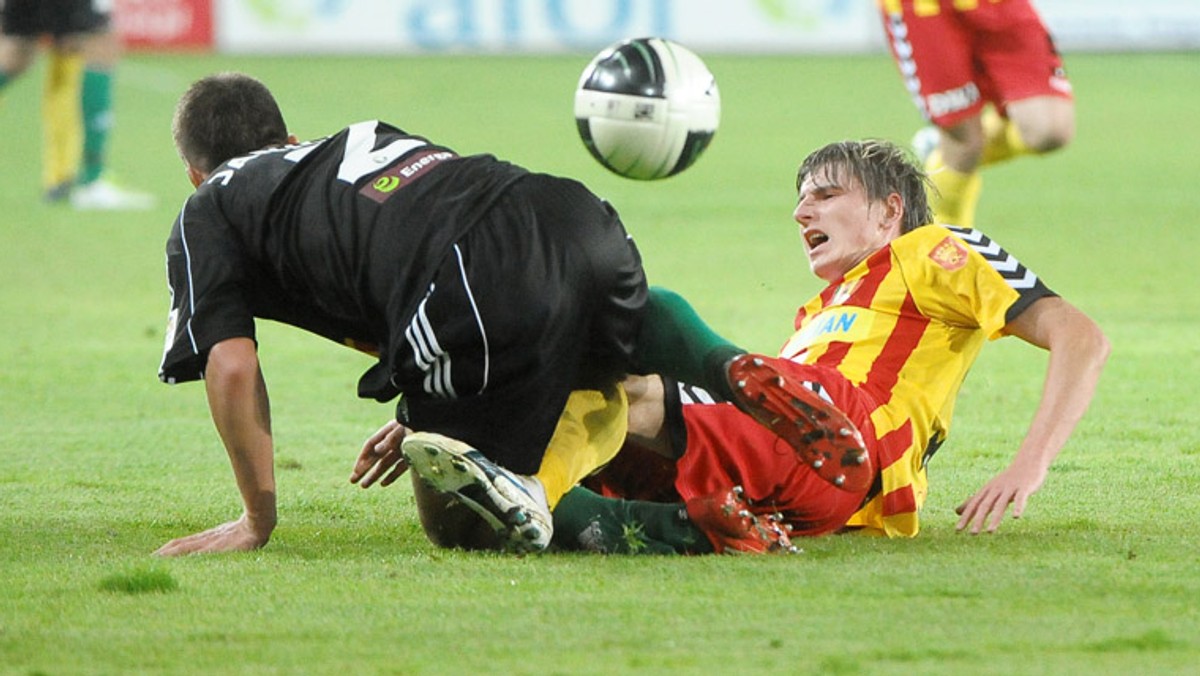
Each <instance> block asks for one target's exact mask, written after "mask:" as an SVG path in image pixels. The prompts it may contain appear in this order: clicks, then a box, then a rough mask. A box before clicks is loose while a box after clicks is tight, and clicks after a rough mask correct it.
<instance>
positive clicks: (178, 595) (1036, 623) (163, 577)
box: [0, 54, 1200, 674]
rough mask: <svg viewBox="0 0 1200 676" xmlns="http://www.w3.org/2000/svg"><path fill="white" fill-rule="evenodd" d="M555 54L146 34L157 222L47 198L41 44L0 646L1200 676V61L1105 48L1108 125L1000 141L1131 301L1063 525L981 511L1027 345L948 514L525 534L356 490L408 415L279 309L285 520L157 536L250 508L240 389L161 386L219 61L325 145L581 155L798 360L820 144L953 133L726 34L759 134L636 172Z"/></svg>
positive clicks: (352, 359) (309, 666) (1030, 218)
mask: <svg viewBox="0 0 1200 676" xmlns="http://www.w3.org/2000/svg"><path fill="white" fill-rule="evenodd" d="M586 61H587V56H586V55H581V56H577V57H555V58H486V59H484V58H466V57H462V58H446V59H433V58H430V59H421V58H391V59H382V58H381V59H358V58H306V59H303V60H300V59H282V58H279V59H270V58H238V59H234V58H218V57H195V56H159V55H155V56H145V55H142V56H132V57H130V58H129V59H127V61H126V62H125V67H124V69H123V70H122V72H121V76H120V79H119V88H118V90H117V103H118V129H117V133H116V136H115V138H114V148H113V160H112V164H113V165H114V168H115V170H116V171H117V172H118V174H119V176H120V178H122V179H123V180H124V181H125V182H126V183H128V184H130V185H133V186H137V187H141V188H146V189H149V190H152V191H153V192H155V193H156V194H157V195H158V196H159V198H160V200H161V202H162V205H161V206H160V208H159V209H157V210H156V211H154V212H151V213H149V214H108V215H90V216H87V217H83V216H80V215H77V214H75V213H73V212H71V211H70V210H69V209H60V208H51V207H47V206H44V205H42V204H41V203H40V202H39V201H38V199H37V197H38V191H39V181H38V171H39V146H38V143H39V141H38V135H39V133H40V132H39V122H38V114H37V105H38V98H39V85H40V82H39V80H40V77H41V71H40V70H36V71H34V72H33V73H31V74H30V76H29V77H28V78H26V79H25V80H22V81H20V82H18V83H16V84H15V85H14V86H13V87H11V88H10V89H9V90H8V92H7V93H6V97H5V100H4V101H3V104H2V105H0V176H3V180H0V205H2V210H0V318H2V319H0V515H2V517H0V673H6V674H7V673H11V674H35V673H43V674H72V673H98V674H124V673H222V674H224V673H231V674H238V673H242V674H263V673H268V674H269V673H279V674H293V673H337V672H343V673H367V674H372V673H448V672H463V671H467V670H470V671H481V672H496V673H539V674H541V673H611V672H666V671H681V672H693V673H701V672H703V673H710V672H733V671H742V672H747V673H754V672H773V673H832V674H857V673H870V674H892V673H895V674H901V673H903V674H912V673H922V674H924V673H946V674H961V673H992V674H1009V673H1068V674H1074V673H1121V672H1125V673H1151V672H1153V673H1172V672H1174V673H1189V672H1193V671H1194V669H1195V665H1196V664H1197V663H1200V638H1198V637H1200V603H1198V602H1197V599H1200V573H1198V567H1197V564H1198V563H1200V543H1198V540H1197V537H1196V535H1195V532H1196V529H1195V519H1196V515H1197V514H1198V513H1200V434H1198V433H1197V431H1196V430H1197V428H1196V425H1195V420H1196V414H1195V411H1194V405H1195V401H1196V399H1197V391H1198V390H1197V385H1196V381H1197V377H1198V376H1200V373H1198V370H1200V369H1198V368H1197V364H1198V363H1200V347H1198V345H1200V341H1198V340H1197V338H1196V337H1197V335H1200V300H1198V298H1197V294H1196V292H1195V291H1194V287H1195V284H1196V279H1197V277H1196V266H1195V259H1196V256H1197V253H1200V234H1198V229H1197V226H1196V220H1197V216H1200V191H1198V190H1196V188H1195V186H1194V183H1195V180H1196V175H1197V169H1198V168H1200V164H1197V157H1200V137H1198V136H1197V134H1195V132H1194V111H1195V110H1196V109H1197V108H1200V99H1198V97H1200V86H1198V85H1200V70H1197V68H1196V55H1195V54H1122V55H1112V56H1105V55H1084V54H1079V55H1068V65H1069V67H1070V68H1071V73H1072V76H1073V79H1074V82H1075V85H1076V88H1077V96H1078V104H1079V134H1078V138H1077V140H1076V143H1075V144H1074V145H1073V146H1071V147H1070V148H1069V149H1068V150H1066V151H1065V152H1063V153H1060V154H1057V155H1054V156H1051V157H1047V158H1044V159H1026V160H1024V161H1021V162H1017V163H1013V164H1010V165H1007V166H1002V167H997V168H996V169H995V170H993V171H991V172H990V173H989V174H988V175H987V178H986V185H985V192H984V196H983V203H982V208H981V214H980V225H981V227H983V228H984V229H985V230H987V231H988V232H989V233H990V234H991V235H993V236H994V237H995V238H997V239H998V240H999V241H1001V242H1002V243H1003V244H1004V245H1005V246H1006V248H1008V249H1009V250H1010V251H1011V252H1013V253H1015V254H1016V255H1017V256H1018V257H1020V258H1021V259H1022V261H1023V262H1024V263H1026V264H1027V265H1029V266H1030V267H1032V268H1033V269H1034V270H1036V271H1038V272H1039V273H1040V274H1041V275H1042V277H1043V278H1044V279H1045V280H1046V281H1047V282H1048V283H1049V284H1050V285H1051V286H1052V287H1053V288H1055V289H1056V290H1058V291H1060V292H1062V293H1063V294H1064V295H1066V296H1067V297H1068V298H1069V299H1071V300H1072V301H1073V302H1075V303H1076V304H1077V305H1079V306H1080V307H1082V308H1084V309H1085V310H1086V311H1087V312H1089V313H1090V314H1092V315H1093V316H1094V317H1095V318H1096V319H1097V320H1098V321H1099V322H1100V323H1101V325H1102V326H1103V327H1104V329H1105V330H1106V332H1107V333H1108V335H1109V337H1110V338H1111V339H1112V341H1113V344H1114V352H1113V356H1112V359H1111V361H1110V364H1109V367H1108V369H1107V371H1106V373H1105V378H1104V380H1103V382H1102V386H1101V389H1100V392H1099V394H1098V396H1097V399H1096V401H1095V404H1094V406H1093V408H1092V410H1091V411H1090V413H1089V415H1088V417H1087V418H1086V420H1085V421H1084V423H1083V424H1082V426H1081V427H1080V429H1079V431H1078V432H1077V434H1076V436H1075V437H1074V438H1073V439H1072V441H1071V443H1070V444H1069V445H1068V447H1067V448H1066V449H1065V450H1064V452H1063V454H1062V456H1061V457H1060V459H1059V462H1058V464H1057V465H1056V466H1055V467H1054V469H1053V470H1052V471H1051V473H1050V477H1049V479H1048V480H1047V482H1046V485H1045V487H1044V488H1043V489H1042V491H1041V492H1040V493H1038V494H1037V495H1036V496H1034V498H1033V500H1032V501H1031V503H1030V507H1029V509H1028V510H1027V512H1026V516H1025V517H1024V518H1022V519H1021V520H1019V521H1012V520H1009V521H1007V522H1006V523H1005V524H1004V526H1003V528H1002V529H1001V531H1000V532H999V533H998V534H997V535H995V536H990V537H987V536H981V537H969V536H964V535H959V534H956V533H955V532H954V529H953V525H954V521H955V516H954V513H953V508H954V506H955V505H957V504H958V503H959V502H960V501H961V500H962V499H963V498H964V497H966V496H967V495H969V494H970V493H971V492H972V491H973V490H974V489H976V488H977V487H978V486H980V485H981V484H982V483H983V482H984V481H986V480H987V478H988V477H990V476H991V475H992V474H994V473H995V472H997V471H999V470H1000V469H1001V468H1002V467H1003V466H1004V465H1005V463H1006V461H1007V458H1009V457H1010V456H1011V455H1012V453H1013V452H1014V451H1015V449H1016V444H1017V442H1018V440H1019V438H1020V436H1021V435H1022V433H1023V431H1024V429H1025V426H1026V425H1027V424H1028V421H1029V419H1030V417H1031V413H1032V409H1033V407H1034V405H1035V403H1036V399H1037V396H1038V394H1039V390H1040V381H1041V376H1042V371H1043V369H1044V366H1045V358H1044V356H1043V355H1042V354H1041V353H1040V352H1039V351H1037V350H1035V349H1033V348H1030V347H1028V346H1025V345H1022V344H1019V343H1017V342H1015V341H1000V342H999V343H996V344H994V345H990V346H989V347H988V349H986V350H985V351H984V354H983V357H982V358H981V359H980V362H979V363H978V365H977V366H976V368H975V370H974V371H973V373H972V374H971V376H970V378H969V379H968V381H967V383H966V386H965V387H964V391H963V395H962V398H961V400H960V402H959V406H958V409H957V412H958V416H957V419H956V427H955V430H954V434H953V435H952V437H951V440H950V442H949V443H948V444H947V445H946V446H945V447H944V448H943V449H942V451H941V452H940V453H939V455H938V456H937V457H936V458H935V459H934V461H933V464H932V467H931V470H930V475H931V483H932V486H931V489H932V493H931V496H930V498H929V502H928V505H927V507H926V509H925V512H924V514H923V519H924V523H925V529H924V531H923V532H922V534H921V536H920V537H919V538H917V539H915V540H911V541H886V540H869V539H859V538H825V539H819V540H812V541H806V542H803V543H802V544H803V546H804V549H805V553H804V554H803V555H800V556H797V557H790V558H739V557H707V558H691V559H684V558H671V559H665V558H636V557H599V556H586V555H547V556H532V557H525V558H511V557H504V556H497V555H478V554H466V553H461V552H447V551H440V550H436V549H434V548H433V547H432V546H430V545H429V544H428V542H427V541H426V540H425V538H424V536H423V534H422V533H421V531H420V528H419V526H418V525H417V523H416V519H415V514H414V510H413V506H412V498H411V493H410V490H409V488H408V487H407V486H401V485H397V486H395V487H392V488H390V489H384V490H379V489H372V490H370V491H361V490H359V489H357V488H354V487H352V486H350V485H349V484H348V483H347V476H348V474H349V471H350V467H351V464H352V462H353V460H354V457H355V455H356V453H357V449H358V445H359V444H360V443H361V440H362V439H364V438H365V437H366V436H367V435H368V434H369V433H370V432H372V431H373V430H374V429H375V427H376V426H377V425H378V424H379V423H380V422H381V421H382V420H383V419H384V417H385V416H387V415H389V414H390V408H389V407H387V406H381V405H378V404H375V403H372V402H364V401H360V400H357V399H356V398H355V397H354V391H355V383H356V380H357V376H358V374H359V373H360V372H361V371H362V370H363V369H365V368H366V367H367V366H368V365H369V364H368V362H367V361H366V360H365V359H364V358H362V357H360V356H358V355H356V354H354V353H351V352H349V351H347V350H343V349H340V348H338V347H336V346H333V345H331V344H328V343H325V342H322V341H320V340H319V339H316V338H313V337H310V336H307V335H304V334H302V333H300V332H298V331H295V330H292V329H288V328H285V327H278V326H274V325H263V326H262V327H261V339H262V345H263V360H264V370H265V373H266V377H267V380H268V383H269V384H270V386H271V389H272V398H273V405H274V406H273V408H274V411H273V413H274V422H275V428H276V433H277V441H278V465H277V466H278V478H279V489H280V513H281V523H280V526H279V529H278V530H277V531H276V535H275V538H274V539H273V540H272V542H271V544H270V545H269V546H268V547H267V548H266V549H264V550H261V551H258V552H254V553H249V554H240V555H225V556H208V557H193V558H187V559H179V560H165V561H160V560H156V559H154V558H153V557H151V556H150V552H152V551H153V550H154V549H155V548H157V547H158V546H159V545H161V544H162V543H163V542H165V541H166V540H168V539H170V538H172V537H176V536H179V535H183V534H186V533H189V532H192V531H195V530H199V529H203V528H206V527H209V526H212V525H215V524H217V523H220V522H222V521H225V520H228V519H231V518H233V517H235V516H236V515H237V513H238V510H239V502H238V498H237V493H236V491H235V489H234V486H233V482H232V479H231V473H230V470H229V467H228V461H227V460H226V459H225V456H224V452H223V450H222V448H221V446H220V443H219V441H218V440H217V437H216V434H215V432H214V431H213V430H212V427H211V423H210V422H209V419H208V414H207V411H206V408H205V404H204V394H203V388H202V387H201V386H199V385H194V384H193V385H184V386H180V387H176V388H169V387H167V386H164V385H161V384H159V383H158V382H157V379H156V378H155V371H156V368H157V364H158V359H159V356H160V353H161V346H162V341H163V327H164V325H165V314H166V309H167V301H168V299H167V293H166V285H165V281H164V275H163V244H164V241H165V238H166V235H167V232H168V229H169V227H170V224H171V219H172V217H173V215H174V212H175V210H176V208H177V207H178V205H179V204H180V203H181V202H182V200H183V199H184V198H185V197H186V196H187V194H188V193H189V190H190V186H189V185H188V183H187V181H186V178H185V176H184V174H183V170H182V167H181V166H180V164H179V162H178V159H177V158H176V156H175V153H174V151H173V149H172V147H171V144H170V132H169V124H170V117H171V112H172V108H173V105H174V102H175V100H176V98H177V97H178V95H179V94H180V92H181V91H182V90H183V88H184V87H186V85H187V83H188V82H190V81H191V80H192V79H194V78H196V77H198V76H200V75H203V74H207V73H209V72H212V71H215V70H221V69H230V68H236V69H242V70H246V71H248V72H251V73H254V74H256V75H258V76H260V77H262V78H263V79H264V80H266V81H267V82H268V83H269V84H270V85H271V86H272V87H273V88H274V89H275V90H276V93H277V94H278V96H279V98H280V100H281V102H282V104H283V105H284V109H285V113H286V114H287V118H288V122H289V124H290V125H291V126H292V128H293V130H294V131H295V132H296V133H297V134H298V135H300V136H301V137H313V136H318V135H322V134H325V133H328V132H331V131H334V130H336V129H337V128H340V127H341V126H344V125H345V124H346V123H349V122H351V121H356V120H359V119H366V118H372V117H379V118H383V119H387V120H390V121H394V122H396V123H398V124H400V125H401V126H404V127H406V128H409V129H410V130H412V131H415V132H418V133H422V134H426V135H429V136H431V137H433V138H434V139H436V140H438V141H440V142H443V143H446V144H448V145H451V146H452V147H456V148H457V149H459V150H460V151H463V152H481V151H489V152H495V153H497V154H499V155H501V156H503V157H506V158H510V159H513V160H515V161H517V162H520V163H522V164H525V165H527V166H530V167H533V168H537V169H541V170H546V171H551V172H555V173H560V174H565V175H569V176H574V177H577V178H580V179H582V180H584V181H585V182H587V183H588V184H589V185H591V186H592V187H593V188H594V189H595V190H596V191H597V192H598V193H600V194H602V195H604V196H605V197H608V198H609V199H611V200H612V201H613V202H614V203H615V204H616V205H617V206H618V208H619V209H620V210H621V213H622V215H623V217H624V219H625V221H626V222H627V225H628V227H629V229H630V231H631V232H632V233H633V234H634V236H635V237H636V238H637V240H638V243H639V246H640V247H641V248H642V250H643V253H644V255H645V258H646V261H647V266H648V268H649V271H650V274H651V278H652V281H653V282H655V283H660V284H664V285H666V286H670V287H672V288H675V289H677V290H679V291H681V292H683V293H684V294H685V295H686V296H687V297H688V298H689V299H691V300H692V301H693V302H694V303H695V304H696V306H697V307H698V308H699V309H700V311H701V313H702V314H703V315H704V316H705V317H706V318H708V319H709V320H710V321H711V322H712V323H713V324H714V325H715V326H716V327H717V328H718V329H719V330H721V331H722V332H724V333H726V334H727V335H729V336H730V337H731V338H733V339H734V340H736V341H738V342H740V343H743V344H745V345H747V346H749V347H752V348H754V349H757V350H762V351H773V350H775V349H777V348H778V346H779V345H780V344H781V343H782V342H783V340H784V339H785V338H786V337H787V336H788V334H789V332H790V326H791V317H792V313H793V311H794V309H795V307H796V306H797V305H799V304H800V303H801V302H802V301H803V300H804V299H806V298H807V297H808V296H809V295H810V294H811V293H813V292H814V291H816V290H817V288H818V285H817V282H816V281H815V280H814V279H812V278H811V277H810V275H809V273H808V271H807V267H806V265H805V263H804V261H803V257H802V254H801V252H800V249H799V245H798V242H797V239H796V232H795V226H794V224H793V223H792V222H791V221H790V219H789V215H790V211H791V208H792V205H793V199H794V197H793V190H792V186H793V183H794V171H795V167H796V165H797V164H798V162H799V160H800V159H801V158H802V157H803V155H804V153H806V152H807V151H808V150H810V149H812V148H813V147H815V146H817V145H819V144H822V143H824V142H827V141H830V140H835V139H839V138H844V137H863V136H879V137H887V138H892V139H896V140H899V141H906V140H907V139H908V137H909V136H910V135H911V133H912V131H913V130H914V129H915V128H916V127H917V125H918V124H919V120H918V119H917V115H916V113H915V111H914V110H913V109H912V108H911V106H910V104H909V102H908V99H907V97H906V96H905V94H904V92H903V89H902V86H901V84H900V81H899V78H898V77H897V76H896V74H895V73H894V70H893V67H892V65H891V63H890V62H889V61H888V60H887V58H886V57H885V56H882V55H875V56H866V57H853V58H850V57H826V58H815V57H764V58H735V57H713V58H710V59H709V61H710V66H711V67H712V69H713V70H714V72H715V73H716V75H717V77H718V81H719V82H720V85H721V93H722V96H723V102H724V116H723V120H722V128H721V131H720V133H719V134H718V135H717V138H716V141H715V142H714V144H713V146H712V148H711V149H710V150H709V152H708V154H707V155H706V156H705V157H704V158H702V160H701V161H700V163H699V164H698V165H696V166H695V167H694V168H692V169H690V170H689V171H688V172H687V173H685V174H683V175H681V176H679V177H677V178H674V179H671V180H669V181H665V182H661V183H635V182H630V181H624V180H622V179H619V178H616V177H613V176H610V175H608V174H606V173H605V172H604V171H603V169H601V168H600V167H599V165H597V164H595V163H594V162H593V161H592V160H591V159H590V158H589V157H588V155H587V154H586V152H585V151H584V150H583V147H582V145H581V144H580V142H579V140H578V139H577V138H576V136H575V131H574V126H573V122H572V120H571V117H570V97H571V93H572V90H573V87H574V83H575V79H576V78H577V77H578V74H579V72H580V71H581V70H582V68H583V66H584V65H585V63H586Z"/></svg>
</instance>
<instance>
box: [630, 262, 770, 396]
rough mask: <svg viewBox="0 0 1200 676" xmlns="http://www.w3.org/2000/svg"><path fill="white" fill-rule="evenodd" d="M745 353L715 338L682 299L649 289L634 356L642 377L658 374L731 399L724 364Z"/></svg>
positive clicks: (726, 341) (665, 290)
mask: <svg viewBox="0 0 1200 676" xmlns="http://www.w3.org/2000/svg"><path fill="white" fill-rule="evenodd" d="M745 352H746V350H743V349H742V348H740V347H737V346H736V345H734V344H733V343H731V342H729V341H728V340H726V339H724V338H722V337H721V336H719V335H717V334H716V332H714V331H713V330H712V328H710V327H709V326H708V324H706V323H704V320H703V319H701V318H700V315H698V314H696V311H695V310H694V309H693V308H692V306H691V304H689V303H688V302H687V300H686V299H684V297H683V296H680V295H679V294H677V293H675V292H674V291H671V290H669V289H664V288H662V287H659V286H653V287H650V295H649V297H648V299H647V301H646V315H645V317H644V318H643V320H642V329H641V332H640V333H639V334H638V345H637V351H636V353H635V354H634V359H635V361H636V362H637V366H638V368H640V369H641V370H642V371H643V372H644V373H661V374H662V375H665V376H670V377H672V378H674V379H676V380H678V381H680V382H684V383H687V384H689V385H696V386H697V387H702V388H704V389H706V390H708V391H709V392H712V393H713V394H717V395H719V396H722V397H724V398H725V399H732V398H733V393H732V392H731V391H730V389H729V381H728V380H727V378H726V374H725V364H726V362H728V361H729V360H730V359H732V358H733V357H736V356H737V355H739V354H745Z"/></svg>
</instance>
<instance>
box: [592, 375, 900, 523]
mask: <svg viewBox="0 0 1200 676" xmlns="http://www.w3.org/2000/svg"><path fill="white" fill-rule="evenodd" d="M793 366H794V367H795V369H794V370H795V373H794V374H790V375H794V376H795V377H797V378H800V379H802V380H804V381H805V382H806V383H812V384H813V386H811V387H810V389H814V391H816V392H817V393H818V394H819V395H821V396H822V397H826V398H828V399H830V400H831V401H833V402H834V403H835V405H837V406H838V408H839V409H841V410H842V411H843V412H844V413H846V414H847V416H849V417H850V419H851V420H852V421H853V422H854V424H855V425H856V426H857V427H858V428H859V430H860V431H861V432H862V433H863V438H864V439H865V440H866V441H867V446H868V452H870V453H871V457H872V461H877V459H878V452H877V450H876V447H875V444H874V436H875V435H874V432H873V427H872V425H871V422H870V417H869V411H870V410H872V409H873V408H874V404H873V403H872V402H869V401H866V400H865V395H863V394H862V393H861V392H860V391H859V390H857V389H855V388H854V387H852V386H851V385H850V383H849V382H848V381H846V380H845V378H844V377H842V375H841V374H840V373H838V372H837V371H836V370H834V369H826V368H822V367H815V366H809V365H803V364H794V365H793ZM664 385H665V387H666V395H667V396H666V425H667V428H668V433H669V436H670V439H671V443H672V445H673V446H674V447H675V449H676V453H678V454H680V457H679V458H678V460H676V461H675V462H674V463H673V465H674V466H673V467H672V466H671V465H672V463H671V461H669V460H666V459H662V458H661V456H653V455H652V454H649V453H648V452H644V451H641V450H640V449H637V448H631V447H628V446H627V448H625V449H622V451H621V453H620V454H618V455H617V458H616V459H615V460H614V461H613V462H612V463H610V465H609V466H608V467H607V468H605V470H604V472H602V473H601V474H600V475H599V476H597V477H596V478H595V479H594V480H590V481H589V482H587V485H588V486H589V487H590V488H592V489H593V490H597V491H598V492H600V493H602V494H605V495H610V496H614V497H626V498H631V499H640V500H652V501H656V502H672V501H678V500H688V499H691V498H694V497H698V496H701V495H706V494H709V493H712V492H714V491H717V490H727V489H729V488H730V487H732V486H735V485H740V486H742V487H743V488H744V489H745V491H746V497H747V498H748V499H749V500H750V501H751V503H752V508H751V511H753V512H755V513H759V514H770V513H775V512H779V513H782V514H783V517H784V521H785V522H786V523H788V524H790V525H791V526H792V528H793V531H792V532H793V534H795V535H801V536H813V535H822V534H825V533H830V532H833V531H836V530H838V529H839V528H841V527H842V526H844V525H845V523H846V521H847V520H848V519H849V518H850V517H851V516H852V515H853V514H854V513H855V512H856V511H858V509H859V507H861V506H862V504H863V503H864V502H865V500H866V497H867V494H866V493H863V492H857V493H855V492H850V491H844V490H842V489H840V488H836V487H834V486H833V485H832V484H830V483H829V482H827V481H825V480H824V479H821V478H820V477H818V476H817V474H816V472H814V471H812V469H811V468H810V467H808V465H806V464H805V463H803V462H801V461H800V459H799V458H798V457H797V455H796V453H795V451H794V450H793V449H792V447H791V446H789V445H788V444H787V442H785V441H783V440H782V439H780V438H779V437H777V436H776V435H775V434H774V433H772V432H771V431H770V430H768V429H767V428H765V427H763V426H762V425H760V424H758V423H757V422H756V421H755V420H754V419H753V418H752V417H750V416H749V415H747V414H745V413H742V412H741V411H739V410H738V409H737V408H735V407H734V406H733V405H732V404H728V403H724V402H717V401H714V399H713V397H712V396H711V395H710V394H709V393H707V392H705V391H704V390H700V389H697V388H693V387H690V386H686V385H685V386H679V385H678V384H677V383H673V382H671V381H670V380H668V379H664Z"/></svg>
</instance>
